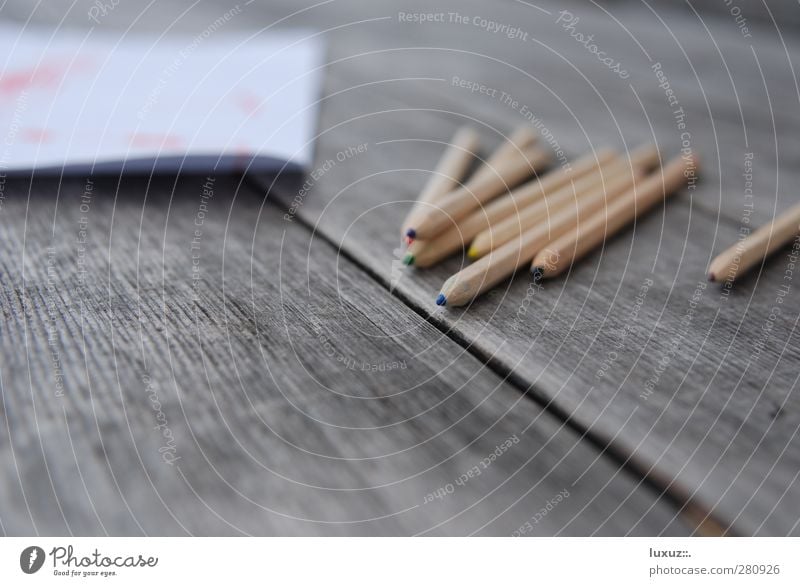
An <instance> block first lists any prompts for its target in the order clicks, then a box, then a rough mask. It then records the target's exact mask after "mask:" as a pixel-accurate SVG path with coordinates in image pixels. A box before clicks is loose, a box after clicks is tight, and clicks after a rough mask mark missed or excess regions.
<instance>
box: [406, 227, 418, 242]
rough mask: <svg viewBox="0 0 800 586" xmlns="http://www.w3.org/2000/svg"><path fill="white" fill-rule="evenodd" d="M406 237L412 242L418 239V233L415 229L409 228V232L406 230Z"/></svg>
mask: <svg viewBox="0 0 800 586" xmlns="http://www.w3.org/2000/svg"><path fill="white" fill-rule="evenodd" d="M406 236H408V237H409V238H411V240H414V238H416V237H417V231H416V230H414V228H409V229H408V230H406Z"/></svg>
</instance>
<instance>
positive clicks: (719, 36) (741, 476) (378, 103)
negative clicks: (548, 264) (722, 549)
mask: <svg viewBox="0 0 800 586" xmlns="http://www.w3.org/2000/svg"><path fill="white" fill-rule="evenodd" d="M442 9H443V10H445V11H446V10H447V8H446V7H443V8H442ZM451 9H452V10H458V11H461V12H462V13H465V14H477V13H478V12H479V10H480V9H479V7H478V5H477V4H475V5H472V4H464V3H459V7H458V8H455V7H451ZM527 10H529V7H520V6H519V5H516V6H511V5H509V4H503V5H502V9H498V11H497V12H495V13H493V15H492V16H493V18H495V19H497V20H499V21H501V22H513V23H520V22H524V23H525V26H526V27H530V28H529V30H531V31H534V34H533V35H532V36H534V37H535V40H536V41H542V44H541V45H539V46H538V47H537V49H536V50H535V51H534V50H533V49H532V48H531V47H530V45H520V44H517V45H515V44H514V43H513V42H512V41H509V40H508V39H503V38H500V36H499V35H496V34H495V35H493V34H490V33H488V32H485V31H484V32H482V33H480V34H479V33H477V32H476V31H475V30H474V27H472V28H471V27H469V26H465V27H457V26H449V27H448V26H437V25H435V24H430V25H425V26H423V25H407V24H402V25H401V24H400V23H398V22H397V20H396V18H395V19H394V20H392V19H388V20H386V21H382V22H381V23H380V25H374V26H373V27H372V28H371V29H370V32H371V33H372V34H371V35H370V32H367V33H365V35H364V36H365V37H366V40H364V38H361V37H359V38H358V39H357V40H356V39H355V38H354V36H353V35H342V36H341V37H340V38H337V42H335V43H332V45H331V61H332V65H331V66H330V73H329V76H328V82H327V86H326V99H325V105H324V108H323V111H322V124H321V129H320V131H321V133H320V138H319V147H318V148H319V153H320V156H321V157H324V156H325V153H331V152H335V151H336V150H337V149H339V148H342V146H343V145H349V144H360V143H363V142H369V143H370V149H369V151H368V154H367V155H366V156H364V157H363V158H361V159H360V160H359V161H358V163H357V164H352V165H348V166H343V167H342V168H340V169H339V171H338V172H337V173H334V174H331V175H329V176H326V178H325V181H324V182H321V183H320V185H318V186H317V189H315V191H314V193H313V197H309V198H308V199H307V200H306V201H305V203H304V204H303V205H302V207H301V208H300V209H299V211H298V214H299V215H300V216H302V217H303V218H304V219H305V220H306V221H307V222H309V223H310V224H311V225H314V226H315V227H316V229H317V230H319V231H320V232H321V233H322V234H325V235H326V236H327V237H328V238H329V239H330V240H331V241H332V242H334V243H337V244H338V245H341V246H342V247H343V249H344V250H345V251H346V252H347V254H348V255H349V256H350V257H352V258H353V259H355V260H356V261H357V262H358V263H359V264H360V265H361V266H363V267H365V268H367V269H368V270H369V271H370V272H372V273H373V274H375V275H376V276H377V277H378V278H379V279H381V280H383V281H384V283H385V284H386V285H387V286H391V287H393V288H394V291H395V292H396V293H397V294H398V295H401V296H402V298H403V299H406V300H408V302H409V303H411V304H412V305H414V306H416V307H417V308H418V311H422V312H425V313H427V314H429V315H430V316H431V319H432V320H435V321H436V323H438V324H439V325H440V327H441V328H443V329H444V330H446V331H448V332H449V333H450V335H451V336H452V337H454V338H456V339H459V340H462V343H463V344H464V345H465V346H466V347H467V348H469V350H470V351H471V352H473V353H474V354H476V355H477V356H479V357H481V358H482V359H484V360H486V361H487V362H488V363H489V364H490V366H491V367H492V368H493V369H494V370H495V371H497V372H499V373H501V374H504V375H508V376H510V377H511V378H512V379H513V380H514V381H515V384H516V385H517V386H518V387H520V388H521V389H527V390H528V391H529V392H530V393H531V394H532V395H533V396H535V397H536V399H537V400H538V401H539V402H540V403H541V404H544V405H546V406H547V408H548V409H551V410H553V411H554V412H556V413H558V414H559V415H560V416H562V417H565V418H568V419H569V420H570V421H571V422H573V423H574V424H575V425H576V426H578V427H579V428H581V429H585V430H587V433H589V434H591V435H592V437H594V438H596V439H597V441H599V442H601V443H607V444H608V445H609V449H610V450H611V451H613V452H614V453H617V454H619V455H620V456H621V457H622V458H623V459H627V460H628V462H629V463H630V464H631V465H632V466H634V467H635V468H636V469H637V470H639V471H640V472H641V473H642V474H644V475H647V477H648V478H651V479H653V480H654V481H655V482H657V483H658V484H659V485H661V486H662V487H663V488H664V489H665V490H667V491H670V492H671V493H673V494H674V495H675V496H676V498H688V499H690V500H691V502H692V503H694V504H695V505H697V506H699V507H700V508H701V509H702V510H703V511H706V512H707V513H710V514H712V515H713V516H714V517H715V518H716V519H718V520H719V521H720V522H721V523H722V524H723V525H729V526H731V527H732V529H733V530H734V531H736V532H741V533H746V534H772V535H784V534H797V533H798V531H800V520H799V518H798V512H797V511H798V510H800V508H799V507H798V503H800V485H798V482H797V476H798V472H797V471H798V470H800V461H798V453H800V452H798V450H797V447H798V439H797V431H798V427H799V426H800V419H799V418H798V416H797V412H798V411H797V393H796V392H795V390H796V388H797V376H798V371H797V363H798V362H797V359H798V354H800V351H799V350H798V343H797V337H796V333H795V327H796V324H797V320H798V316H800V300H798V296H797V295H796V288H797V283H796V275H793V274H792V273H791V272H787V271H791V270H792V268H791V267H792V265H791V259H790V258H787V253H788V252H789V251H788V250H784V251H783V252H782V253H781V254H779V255H777V256H776V257H775V258H773V259H771V260H770V261H768V263H766V265H765V270H764V271H763V272H762V273H760V274H756V275H753V276H751V277H749V278H748V279H746V280H744V281H743V282H742V283H740V284H739V285H737V287H736V289H735V290H734V291H732V292H729V291H726V290H720V289H718V288H717V287H713V286H710V285H706V282H705V271H706V268H707V266H708V262H709V260H710V259H711V258H712V257H713V255H714V254H715V253H716V252H718V251H719V250H720V249H721V248H723V247H724V246H726V245H728V244H730V243H731V242H734V241H735V240H736V238H737V237H738V234H739V222H741V221H742V219H743V218H746V220H745V221H749V222H750V224H751V225H757V224H758V223H760V222H762V221H764V220H765V219H767V218H769V217H771V215H772V214H773V213H774V210H776V209H782V208H784V207H787V206H788V205H789V204H790V203H792V202H793V201H796V194H794V193H792V192H790V191H787V190H784V189H783V188H782V187H781V186H784V185H791V184H793V183H794V180H793V178H794V177H795V173H797V166H796V165H794V164H793V158H792V157H794V156H795V155H793V154H792V153H793V150H792V149H791V148H789V147H788V146H787V145H790V144H792V143H793V141H794V140H795V138H794V137H793V136H792V134H793V133H792V129H793V128H795V127H796V126H797V123H798V119H797V117H796V116H795V115H794V114H793V113H792V111H793V110H794V109H796V105H797V104H796V102H795V100H796V97H797V96H796V91H795V88H794V83H793V82H792V80H793V74H792V72H791V69H789V63H790V62H789V61H788V60H787V58H786V57H785V53H784V48H783V45H782V44H781V42H780V40H779V39H776V38H775V37H774V35H773V36H772V37H768V36H767V35H768V34H769V32H770V31H769V29H767V28H764V29H760V30H759V31H758V32H759V35H757V38H756V41H755V42H754V44H753V46H752V48H751V45H750V44H749V42H746V43H742V39H740V38H739V37H737V35H738V34H739V33H738V30H737V29H731V28H730V26H729V24H726V23H725V22H723V21H722V20H721V19H705V20H704V22H703V23H698V22H695V21H694V20H693V18H692V15H691V14H686V13H679V12H670V11H668V10H662V11H661V13H663V16H662V19H663V20H664V22H665V23H667V24H668V25H669V26H665V24H662V23H661V22H660V20H659V19H658V18H656V17H653V16H652V15H650V16H648V15H647V14H646V13H645V12H643V11H641V10H634V11H631V12H630V14H623V15H615V16H620V18H622V17H623V16H624V17H625V18H623V19H622V20H624V24H626V25H627V26H628V31H624V30H623V29H621V28H620V24H619V23H615V22H614V21H613V19H609V18H607V17H606V16H604V15H603V14H599V15H598V14H596V13H595V12H592V11H591V10H589V9H586V11H585V13H584V12H581V21H580V25H579V26H578V29H579V30H584V31H585V32H586V33H587V34H588V33H590V32H593V33H596V35H597V39H598V42H600V41H601V40H602V43H603V48H604V49H606V50H607V51H608V53H609V54H616V55H619V57H620V58H623V57H624V59H625V66H626V67H627V68H628V70H629V71H630V72H631V76H630V80H627V81H625V82H624V83H623V82H622V81H621V80H620V79H619V78H616V77H614V73H613V72H610V71H609V70H608V69H607V68H605V67H604V66H603V65H602V64H599V65H598V63H597V60H596V57H595V56H594V55H592V54H590V53H588V52H587V51H586V50H585V48H584V47H583V46H582V45H580V44H577V43H575V42H573V39H571V38H570V37H569V35H568V34H567V33H565V31H564V30H562V29H561V28H560V25H556V24H555V22H554V19H552V20H549V21H548V19H547V18H546V17H545V16H541V18H532V17H530V14H529V13H528V12H526V11H527ZM575 10H576V14H577V10H578V8H576V9H575ZM386 12H387V14H388V13H389V12H390V11H389V10H387V11H386ZM551 15H552V14H551ZM660 16H661V14H660ZM706 26H708V27H709V29H710V30H711V29H713V31H714V32H713V34H712V35H706V36H705V37H704V36H703V35H702V34H700V33H701V32H702V31H703V30H705V27H706ZM378 27H382V28H380V29H379V30H376V29H378ZM612 33H613V34H612ZM628 33H630V34H628ZM673 34H674V35H675V36H676V37H678V38H679V40H680V41H681V44H680V45H679V44H678V43H676V42H675V38H673V36H672V35H673ZM631 36H633V37H635V38H637V39H638V40H639V42H641V43H642V44H643V46H645V48H646V49H647V50H648V52H649V53H651V59H648V58H647V57H646V56H644V54H643V53H642V52H641V51H640V50H639V51H638V52H637V51H635V50H633V48H634V47H635V42H634V41H633V40H632V39H631ZM467 38H468V39H469V41H467V40H466V39H467ZM543 39H544V40H543ZM545 41H547V42H545ZM548 43H549V45H548ZM715 44H716V45H718V46H720V47H721V48H724V49H725V50H726V51H731V53H732V57H731V58H730V63H728V67H729V68H730V69H731V72H732V78H731V83H730V84H729V83H728V80H727V79H726V76H725V75H724V73H722V72H724V71H725V64H723V63H722V62H721V59H719V58H717V56H716V55H717V54H716V53H715V52H714V48H715ZM548 46H549V48H550V49H552V50H548ZM357 47H358V48H357ZM464 47H468V48H469V50H468V51H465V50H464ZM687 47H688V48H687ZM792 50H793V49H791V47H789V51H790V53H789V54H790V55H791V56H792V59H794V58H795V53H792V52H791V51H792ZM528 51H530V52H528ZM762 51H763V53H762ZM781 54H783V55H784V57H783V59H781ZM759 55H760V57H759ZM746 56H749V60H747V59H745V57H746ZM655 61H659V62H660V63H662V67H663V70H664V72H665V73H666V75H667V77H668V78H669V80H670V81H671V83H672V84H673V85H672V87H673V88H675V91H676V93H677V95H678V97H679V100H680V104H681V105H682V106H683V107H684V111H685V113H686V123H687V129H688V130H689V132H690V133H691V143H690V146H691V147H692V149H693V151H695V152H697V153H699V154H700V156H701V157H702V159H703V161H704V171H703V175H702V177H703V179H702V182H701V183H700V184H699V185H698V187H697V189H696V190H695V191H694V192H692V193H691V194H686V193H684V194H683V195H679V196H678V197H677V198H676V199H675V200H674V201H673V202H671V203H670V204H669V205H667V206H666V208H665V209H664V210H663V211H661V212H657V213H655V214H650V215H649V216H647V217H645V218H643V219H641V220H640V221H639V222H638V223H637V225H636V228H635V229H634V230H632V231H630V232H628V233H627V234H625V235H621V236H620V237H618V238H615V239H613V240H612V241H610V242H609V243H607V246H606V247H605V248H604V249H603V250H602V251H599V252H598V254H597V255H595V256H594V257H593V258H590V259H589V260H588V262H585V263H582V264H581V265H580V266H578V267H576V269H575V270H574V271H573V272H572V273H571V274H570V275H569V276H568V277H565V278H563V279H560V280H557V281H555V282H553V283H549V284H548V285H547V286H546V287H545V288H544V289H537V288H531V286H530V284H529V283H528V282H527V279H526V278H525V277H524V276H523V277H522V278H519V279H516V280H515V281H513V282H512V283H510V284H507V285H506V286H503V287H500V288H498V289H497V290H496V291H495V293H494V295H493V296H492V295H490V296H488V297H486V298H484V299H482V300H480V301H478V302H477V303H475V304H474V305H473V306H472V307H470V308H469V310H468V311H444V312H441V311H438V310H437V309H436V308H435V306H434V304H433V299H434V297H435V295H436V292H437V291H438V287H439V286H440V285H441V283H442V282H443V281H444V280H445V279H446V278H447V277H448V276H449V275H451V274H453V273H454V272H455V271H457V270H458V268H459V267H460V266H463V263H464V262H465V260H464V259H458V258H456V259H453V260H452V261H451V262H449V263H447V264H446V265H445V266H442V267H439V268H437V269H435V270H432V271H427V272H422V271H419V272H413V271H412V272H408V273H404V274H403V275H402V277H399V278H398V275H397V274H396V273H395V272H393V271H392V260H393V252H392V251H393V250H394V248H395V247H396V242H395V240H396V238H395V237H394V233H395V230H396V228H395V226H396V224H397V222H398V218H402V216H403V213H404V211H405V210H406V209H407V205H408V202H407V200H408V199H410V198H412V197H413V194H414V193H415V191H416V190H417V189H418V188H419V186H420V185H421V184H422V183H423V182H424V179H425V177H426V171H425V170H426V169H430V168H432V166H433V164H434V162H435V160H436V157H437V156H438V153H439V152H440V147H439V145H437V144H436V143H435V142H432V141H436V140H439V139H441V137H446V136H448V135H449V134H450V133H451V132H452V130H453V128H455V127H456V126H457V125H458V124H460V123H463V121H464V120H468V119H473V120H475V121H476V124H477V125H478V126H479V127H481V128H482V131H483V132H484V136H485V137H486V139H487V142H489V141H492V140H495V141H497V140H498V138H499V136H498V133H500V132H504V131H507V130H508V129H509V128H511V127H513V126H514V125H515V124H518V123H519V122H520V118H521V116H520V114H519V108H518V107H517V108H516V109H515V108H513V107H511V106H508V105H507V104H504V103H502V102H501V101H498V100H497V99H495V98H492V97H491V96H486V95H472V94H470V93H469V92H465V91H464V89H463V88H460V87H458V86H455V85H454V84H453V83H452V79H453V76H458V77H459V78H463V79H468V80H473V81H478V82H480V83H483V84H485V85H487V86H489V87H495V88H497V89H498V91H505V92H506V93H508V94H510V95H513V96H515V98H516V99H518V100H519V101H520V102H521V103H524V104H526V105H527V106H528V108H529V109H532V111H533V112H534V113H535V115H536V116H537V117H540V118H541V119H542V121H543V123H544V124H546V126H547V128H548V129H549V130H550V131H551V132H552V133H553V135H554V136H555V137H556V138H557V140H558V143H559V145H560V146H561V147H563V148H564V149H565V150H567V151H568V152H569V153H570V154H572V155H578V154H581V153H583V152H586V151H587V150H589V149H591V148H592V147H593V146H596V145H598V144H602V145H608V144H611V145H620V146H622V145H625V146H629V145H635V144H638V143H640V142H643V141H644V140H655V141H656V142H658V143H659V144H661V145H663V147H664V148H665V149H667V153H670V154H671V153H675V152H677V150H678V149H679V148H680V147H681V134H682V132H683V130H682V129H679V128H678V127H677V126H676V118H675V115H674V110H673V108H672V107H671V106H670V105H669V104H668V102H667V96H666V94H665V93H664V89H663V88H660V87H658V84H659V80H658V79H657V78H656V77H655V74H654V73H653V71H652V69H651V65H652V63H653V62H655ZM726 61H727V60H726ZM759 66H760V69H759ZM762 73H763V79H762V77H761V74H762ZM765 82H766V85H764V83H765ZM787 82H791V83H787ZM759 84H760V85H759ZM345 96H346V97H345ZM773 102H774V103H773ZM777 104H780V107H777ZM743 121H744V125H743ZM373 144H374V146H373ZM746 153H753V161H755V162H754V163H753V177H754V179H753V181H754V196H753V197H748V196H747V195H746V193H745V188H746V187H747V186H746V185H745V178H744V177H743V175H742V174H743V171H744V169H745V167H744V165H745V159H746V156H747V155H746ZM776 153H780V155H779V156H776ZM328 156H330V155H328ZM756 167H757V168H756ZM776 190H778V191H776ZM746 210H747V211H746ZM750 210H752V211H750ZM793 276H794V277H795V278H794V281H795V282H792V279H791V278H788V277H793ZM651 281H652V284H650V282H651ZM787 284H788V285H789V288H788V289H786V288H785V287H784V286H785V285H787ZM644 286H646V290H645V289H644Z"/></svg>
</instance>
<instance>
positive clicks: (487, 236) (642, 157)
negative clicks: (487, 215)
mask: <svg viewBox="0 0 800 586" xmlns="http://www.w3.org/2000/svg"><path fill="white" fill-rule="evenodd" d="M658 161H659V156H658V149H656V147H655V145H645V146H643V147H640V148H639V149H636V150H635V151H634V152H632V153H631V156H630V157H629V158H628V159H618V160H616V161H613V162H611V163H608V164H606V165H604V166H602V167H600V168H598V169H597V171H596V172H594V173H590V174H588V175H586V176H585V177H583V178H581V179H580V180H578V181H574V182H572V183H570V184H568V185H565V186H563V187H562V188H561V189H559V190H557V191H556V192H554V193H552V194H548V196H547V197H546V198H544V199H542V200H541V201H539V202H537V203H535V204H534V205H531V206H528V207H527V208H525V209H523V210H521V211H520V212H519V213H518V214H514V215H511V216H509V217H508V218H506V219H505V220H503V221H501V222H497V223H496V224H493V225H491V226H490V227H488V228H486V229H485V230H483V231H482V232H481V233H480V234H478V235H477V236H476V237H475V240H473V242H472V244H471V246H470V247H469V250H468V252H467V256H468V257H469V258H470V259H473V260H474V259H477V258H480V257H482V256H484V255H486V254H488V253H489V252H491V251H492V250H493V249H495V248H497V247H498V246H502V245H503V244H505V243H506V242H509V241H511V240H513V239H514V238H517V237H519V235H520V234H522V233H523V232H526V231H527V230H530V229H531V228H533V227H534V226H536V225H537V224H539V223H540V222H544V221H546V220H547V218H548V216H549V215H550V214H553V213H555V212H556V211H558V210H559V209H561V208H563V207H565V206H567V205H569V204H570V203H572V202H573V201H574V200H575V198H580V197H584V196H590V195H592V194H596V193H599V192H605V193H606V195H607V196H608V197H609V198H610V197H613V196H615V195H618V194H620V193H622V192H623V191H625V190H627V189H629V188H630V187H631V186H632V185H633V180H634V176H633V174H632V173H631V171H633V172H634V173H636V172H637V170H638V171H641V170H642V169H649V168H651V167H653V166H655V165H657V164H658ZM619 178H622V180H617V179H619Z"/></svg>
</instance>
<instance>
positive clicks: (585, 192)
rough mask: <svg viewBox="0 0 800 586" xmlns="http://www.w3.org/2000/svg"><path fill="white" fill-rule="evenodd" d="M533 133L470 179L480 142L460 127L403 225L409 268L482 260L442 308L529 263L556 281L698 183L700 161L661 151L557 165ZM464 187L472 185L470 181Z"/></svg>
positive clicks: (444, 292)
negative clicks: (451, 259)
mask: <svg viewBox="0 0 800 586" xmlns="http://www.w3.org/2000/svg"><path fill="white" fill-rule="evenodd" d="M537 139H538V136H537V135H536V133H534V132H533V131H532V130H531V129H530V128H527V127H526V128H522V129H520V130H518V131H516V132H514V133H513V134H512V135H511V136H510V137H509V138H508V140H507V141H506V142H504V143H503V145H502V146H500V147H499V148H498V149H497V150H496V151H495V152H494V153H493V154H492V155H491V156H490V157H489V158H488V159H487V160H486V161H485V162H484V163H483V164H482V165H480V166H479V167H478V169H477V170H476V171H475V172H474V173H473V174H472V176H471V177H469V179H467V180H466V181H464V177H465V175H466V173H467V170H468V169H469V167H470V166H471V165H472V163H473V160H474V157H475V156H476V153H477V151H478V136H477V134H476V132H475V131H474V130H472V129H470V128H462V129H460V130H459V131H458V132H457V133H456V135H455V136H454V137H453V139H452V140H451V143H450V145H449V147H448V148H447V150H446V152H445V154H444V156H443V157H442V159H441V161H440V162H439V165H438V166H437V167H436V169H435V171H434V172H433V174H432V175H431V178H430V180H429V181H428V183H427V184H426V186H425V188H424V189H423V191H422V193H421V194H420V196H419V199H418V200H417V202H416V204H415V205H414V207H413V208H412V210H411V211H410V212H409V214H408V216H407V217H406V220H405V222H404V223H403V227H402V237H403V238H404V240H405V242H407V243H408V249H407V252H406V255H405V258H404V262H405V263H406V264H407V265H414V266H416V267H429V266H432V265H434V264H436V263H437V262H439V261H441V260H443V259H445V258H447V257H448V256H450V255H452V254H455V253H456V252H459V251H463V250H464V248H465V247H467V245H468V246H469V247H468V250H467V257H468V258H469V259H470V260H473V261H475V262H474V263H473V264H471V265H469V266H467V267H466V268H464V269H463V270H461V271H459V272H458V273H456V274H455V275H453V276H452V277H450V278H449V279H447V281H446V282H445V283H444V285H443V286H442V288H441V292H440V293H439V295H438V297H437V298H436V303H437V304H438V305H448V306H460V305H465V304H467V303H469V302H470V301H472V300H473V299H475V298H476V297H478V296H479V295H480V294H482V293H484V292H485V291H487V290H489V289H491V288H492V287H494V286H495V285H497V284H498V283H500V282H501V281H503V280H504V279H507V278H508V277H510V276H511V275H513V274H514V273H515V272H517V271H518V270H519V269H520V268H521V267H523V266H524V265H526V264H529V265H530V266H531V273H532V276H533V278H535V279H543V278H548V277H553V276H556V275H558V274H560V273H562V272H564V271H565V270H567V269H568V268H569V267H570V266H571V265H572V263H574V262H575V261H577V260H578V259H580V258H582V257H584V256H586V255H587V254H588V253H590V252H591V251H593V250H595V249H597V248H598V247H599V246H601V245H602V244H603V242H604V241H605V239H606V238H608V237H610V236H611V235H613V234H614V233H616V232H618V231H619V230H621V229H622V228H623V227H625V226H626V225H628V224H629V223H630V222H632V221H633V220H634V219H636V217H638V216H639V215H641V214H642V213H644V212H645V211H647V210H649V209H651V208H653V207H654V206H656V205H657V204H658V203H659V202H661V201H663V200H664V198H665V197H667V196H668V195H670V194H672V193H674V192H675V191H677V190H678V189H680V188H681V187H682V186H683V185H685V183H686V182H687V179H688V178H690V177H693V176H694V173H695V172H696V169H697V161H696V159H694V158H693V157H676V158H674V159H672V160H670V161H668V162H667V163H666V164H665V165H664V166H663V167H662V166H660V162H661V159H660V156H659V152H658V149H657V148H656V147H655V145H645V146H642V147H639V148H637V149H635V150H633V151H632V152H630V153H625V154H621V153H619V152H617V151H615V150H613V149H611V148H601V149H597V150H594V151H592V152H591V153H588V154H586V155H585V156H583V157H580V158H579V159H577V160H576V161H574V162H571V163H570V164H567V165H564V164H562V165H561V166H559V167H558V168H555V169H553V170H550V171H549V172H543V171H544V170H545V169H546V168H547V167H548V166H549V165H550V164H551V162H552V156H551V153H550V152H549V151H548V149H546V148H544V147H540V146H539V145H538V144H537V142H538V140H537ZM462 181H463V183H462Z"/></svg>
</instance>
